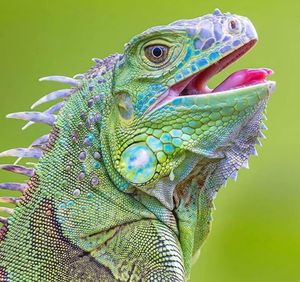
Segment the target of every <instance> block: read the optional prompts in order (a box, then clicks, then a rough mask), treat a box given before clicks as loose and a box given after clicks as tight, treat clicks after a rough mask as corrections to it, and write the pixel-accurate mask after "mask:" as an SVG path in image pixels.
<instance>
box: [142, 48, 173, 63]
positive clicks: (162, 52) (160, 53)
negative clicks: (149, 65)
mask: <svg viewBox="0 0 300 282" xmlns="http://www.w3.org/2000/svg"><path fill="white" fill-rule="evenodd" d="M168 52H169V47H167V46H165V45H151V46H147V47H145V56H146V57H147V59H148V60H149V61H151V62H153V63H162V62H164V61H165V60H166V59H167V58H168Z"/></svg>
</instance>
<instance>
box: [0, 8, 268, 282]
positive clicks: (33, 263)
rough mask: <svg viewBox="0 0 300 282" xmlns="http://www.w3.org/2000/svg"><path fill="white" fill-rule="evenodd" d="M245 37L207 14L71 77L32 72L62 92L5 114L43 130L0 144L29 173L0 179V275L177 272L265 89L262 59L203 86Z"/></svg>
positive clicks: (219, 16) (111, 276)
mask: <svg viewBox="0 0 300 282" xmlns="http://www.w3.org/2000/svg"><path fill="white" fill-rule="evenodd" d="M256 41H257V35H256V31H255V29H254V27H253V25H252V24H251V22H250V21H249V20H248V19H247V18H245V17H242V16H237V15H233V14H230V13H224V14H223V13H221V12H220V11H219V10H215V11H214V13H213V14H208V15H205V16H203V17H199V18H195V19H192V20H180V21H176V22H174V23H172V24H169V25H166V26H159V27H154V28H151V29H149V30H147V31H145V32H143V33H141V34H139V35H137V36H135V37H134V38H133V39H132V40H131V41H130V42H129V43H128V44H127V45H126V46H125V50H124V54H114V55H111V56H108V57H107V58H104V59H94V63H95V64H94V66H92V67H91V68H90V69H89V70H88V71H87V72H86V73H84V74H79V75H76V76H74V77H73V78H69V77H65V76H57V75H55V76H49V77H44V78H42V79H41V80H42V81H54V82H60V83H64V84H67V85H69V86H70V88H65V89H61V90H57V91H55V92H52V93H50V94H48V95H46V96H44V97H42V98H41V99H40V100H39V101H37V102H36V103H34V104H33V106H32V109H35V108H37V107H38V106H39V105H41V104H43V103H47V102H50V101H54V100H58V103H57V104H56V105H54V106H52V107H50V108H49V109H48V110H46V111H43V112H38V111H35V110H33V111H29V112H20V113H13V114H9V115H8V117H9V118H17V119H22V120H25V121H26V122H27V123H26V124H25V126H24V128H27V127H28V126H31V125H34V123H44V124H46V125H48V126H50V128H51V129H50V133H49V134H47V135H44V136H42V137H39V138H37V139H36V140H35V141H34V142H33V143H32V144H31V145H30V146H29V147H28V148H16V149H11V150H8V151H4V152H2V153H0V157H3V158H5V157H17V158H19V159H18V161H19V160H20V159H21V158H24V159H25V160H27V158H30V159H36V160H37V162H36V164H35V165H33V166H31V165H30V164H32V163H29V165H27V166H23V165H20V164H18V163H15V164H3V165H1V166H0V169H3V170H7V171H9V172H13V173H18V174H22V175H26V176H28V177H29V180H28V181H27V182H26V183H2V184H0V188H2V189H8V190H16V191H20V194H22V195H21V196H20V197H19V198H17V197H16V198H15V197H2V198H0V204H1V203H4V204H3V207H0V211H3V212H6V213H7V215H8V216H7V218H6V217H1V218H0V220H1V222H2V224H3V226H2V227H1V229H0V281H9V282H22V281H49V282H54V281H178V282H179V281H187V280H188V279H189V276H190V272H191V266H192V263H193V262H194V261H195V260H196V259H197V258H198V256H199V253H200V248H201V246H202V244H203V242H204V240H205V239H206V237H207V235H208V233H209V231H210V225H211V218H212V217H211V213H212V209H213V199H214V198H215V196H216V193H217V191H218V190H219V189H220V187H221V186H223V185H224V184H225V183H226V181H227V179H228V178H229V177H232V178H234V179H235V178H236V175H237V171H238V170H239V169H240V168H241V167H247V165H248V158H249V157H250V155H255V154H256V150H255V148H254V146H255V145H256V144H258V143H259V141H258V138H259V137H263V134H262V133H261V129H265V126H264V124H263V123H262V120H263V118H264V115H263V112H264V110H265V107H266V104H267V101H268V98H269V96H270V94H271V93H272V92H273V89H274V82H271V81H266V80H264V79H261V77H259V76H264V75H265V76H266V75H267V73H268V71H267V70H266V69H263V70H262V69H260V70H258V71H254V70H251V71H250V70H247V71H246V70H243V71H240V72H238V73H236V74H233V75H232V76H231V77H229V78H228V79H227V80H226V81H225V82H224V83H222V84H221V85H219V86H218V87H217V88H215V90H210V89H208V87H207V85H206V83H207V81H208V79H209V78H210V77H211V76H213V75H214V74H216V73H218V72H219V71H221V70H222V69H223V68H225V67H226V66H227V65H228V64H230V63H232V62H233V61H234V60H235V59H236V58H237V57H240V56H241V55H243V54H244V53H245V52H246V51H247V50H248V49H249V48H250V47H252V46H253V45H254V43H255V42H256ZM248 47H249V48H248ZM254 76H255V78H253V77H254ZM246 77H247V78H248V80H249V81H250V80H251V83H249V81H248V80H247V81H248V82H247V81H246ZM250 78H251V79H250ZM263 78H264V77H263ZM258 82H259V83H258ZM242 84H243V85H242ZM6 203H13V204H15V205H16V207H15V208H14V209H11V208H7V207H6V206H7V205H6ZM203 259H205V258H203Z"/></svg>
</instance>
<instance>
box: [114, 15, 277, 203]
mask: <svg viewBox="0 0 300 282" xmlns="http://www.w3.org/2000/svg"><path fill="white" fill-rule="evenodd" d="M256 41H257V34H256V31H255V28H254V27H253V25H252V23H251V22H250V21H249V20H248V19H247V18H245V17H242V16H237V15H232V14H230V13H225V14H222V13H221V12H220V11H219V10H216V11H215V12H214V13H213V14H211V15H206V16H203V17H199V18H195V19H191V20H180V21H176V22H174V23H172V24H169V25H167V26H159V27H154V28H151V29H149V30H147V31H145V32H143V33H142V34H140V35H138V36H136V37H134V38H133V39H132V40H131V41H130V42H129V43H128V44H127V45H126V46H125V52H124V55H123V56H122V58H121V59H120V61H119V62H118V64H117V65H116V67H115V70H114V77H113V89H112V91H113V99H114V103H113V104H114V106H113V107H112V110H111V114H110V118H109V121H110V124H109V127H110V128H109V132H110V133H109V134H110V140H111V142H110V151H111V153H112V156H113V157H112V158H113V163H114V166H115V168H116V170H117V171H118V172H119V173H120V174H121V175H122V176H123V177H124V178H125V179H126V181H128V183H130V184H131V185H133V186H135V187H138V188H140V189H142V190H143V191H146V192H147V193H149V194H152V195H154V196H156V197H157V198H159V199H160V200H161V201H162V202H163V203H164V204H166V205H167V206H169V207H171V206H172V205H170V201H171V197H172V193H173V191H168V195H167V196H161V195H162V194H163V193H161V191H160V192H159V193H158V192H157V190H158V189H159V188H157V187H158V184H159V182H160V181H163V179H169V180H170V181H171V182H172V181H173V180H175V181H173V182H175V183H177V182H178V181H181V180H182V179H184V178H185V177H187V175H188V174H189V173H190V172H191V170H192V169H193V168H194V167H195V166H196V164H197V162H198V161H199V159H200V158H201V159H203V158H205V159H208V160H212V161H214V162H215V161H216V160H222V159H224V158H226V152H228V150H229V148H232V146H233V144H235V145H236V144H237V142H239V143H241V144H242V143H243V142H244V143H245V142H246V141H247V142H248V143H249V146H248V147H249V148H250V147H251V148H252V149H253V146H252V145H253V144H254V143H255V140H256V137H257V135H258V133H259V124H260V121H261V116H262V112H263V110H264V108H265V105H266V102H267V99H268V97H269V95H270V94H271V92H272V91H273V88H274V82H271V81H267V80H266V77H267V76H268V75H270V74H271V73H272V71H271V70H270V69H266V68H261V69H245V70H240V71H237V72H235V73H233V74H232V75H230V76H229V77H228V78H227V79H225V81H223V82H222V83H221V84H219V85H218V86H215V87H214V88H213V89H210V88H209V87H208V86H207V83H208V81H209V79H210V78H211V77H213V76H214V75H216V74H217V73H219V72H221V71H222V70H223V69H225V68H226V67H227V66H228V65H230V64H231V63H233V62H234V61H236V60H237V59H238V58H240V57H241V56H242V55H244V54H245V53H246V52H247V51H248V50H250V49H251V47H253V46H254V45H255V43H256ZM249 124H250V125H249ZM244 139H245V140H246V141H245V140H244ZM243 140H244V141H243ZM249 140H251V142H250V141H249ZM248 143H247V144H248ZM250 143H251V144H250ZM245 144H246V143H245ZM242 145H243V144H242ZM242 145H241V146H242ZM250 145H251V146H250ZM244 147H246V145H245V146H244ZM249 150H250V149H249ZM239 154H241V155H242V153H241V152H239ZM249 154H250V153H249V152H247V153H246V152H245V154H244V155H243V158H241V160H240V162H244V161H245V160H246V159H247V158H248V156H249ZM241 165H242V164H240V163H239V162H238V161H237V163H232V166H235V167H236V168H237V169H238V168H239V167H240V166H241ZM227 170H228V169H227ZM227 174H228V173H227ZM227 176H228V175H227ZM227 176H224V181H225V180H226V177H227ZM176 179H177V180H178V181H176ZM164 189H165V188H164ZM168 203H169V204H168Z"/></svg>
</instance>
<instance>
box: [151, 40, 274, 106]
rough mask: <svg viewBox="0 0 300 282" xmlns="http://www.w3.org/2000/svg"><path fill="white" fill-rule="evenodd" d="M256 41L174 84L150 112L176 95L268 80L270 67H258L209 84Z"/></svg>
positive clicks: (220, 90) (242, 86)
mask: <svg viewBox="0 0 300 282" xmlns="http://www.w3.org/2000/svg"><path fill="white" fill-rule="evenodd" d="M255 43H256V39H254V40H251V41H249V42H248V43H246V44H244V45H243V46H241V47H240V48H238V49H236V50H235V51H233V52H231V53H230V54H228V55H227V56H225V57H224V58H222V59H220V60H219V61H217V62H215V63H213V64H212V65H210V66H209V67H207V68H205V69H202V70H200V71H199V72H198V73H196V74H194V75H192V76H190V77H188V78H186V79H184V80H182V81H180V82H178V83H176V84H174V85H172V86H171V87H170V88H169V89H168V90H167V91H166V92H165V93H164V94H163V95H161V96H160V97H159V98H158V99H157V101H156V102H155V103H153V104H152V105H151V106H150V108H149V109H148V112H150V111H152V110H153V109H154V108H158V107H159V106H162V105H164V104H166V103H168V102H169V101H171V100H173V99H174V98H176V97H180V96H191V95H193V96H195V95H204V94H212V93H214V94H217V93H219V92H225V91H228V90H232V89H238V88H244V87H249V86H253V85H256V84H260V83H265V82H267V80H266V78H267V76H269V75H271V74H273V71H272V70H271V69H268V68H258V69H243V70H239V71H236V72H234V73H233V74H231V75H230V76H228V77H227V78H226V79H225V80H224V81H223V82H221V83H220V84H219V85H217V86H216V87H215V88H213V89H210V88H209V87H208V86H207V84H208V81H209V79H210V78H212V77H213V76H214V75H216V74H217V73H219V72H220V71H222V70H223V69H224V68H226V67H227V66H229V65H230V64H232V63H233V62H235V61H236V60H238V59H239V58H240V57H241V56H243V55H244V54H245V53H246V52H247V51H249V50H250V49H251V48H252V47H253V46H254V45H255Z"/></svg>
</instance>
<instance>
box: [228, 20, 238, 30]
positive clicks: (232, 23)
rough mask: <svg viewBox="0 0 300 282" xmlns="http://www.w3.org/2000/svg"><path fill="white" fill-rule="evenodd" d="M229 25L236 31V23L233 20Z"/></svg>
mask: <svg viewBox="0 0 300 282" xmlns="http://www.w3.org/2000/svg"><path fill="white" fill-rule="evenodd" d="M229 24H230V28H231V29H236V22H235V21H233V20H232V21H230V23H229Z"/></svg>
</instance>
